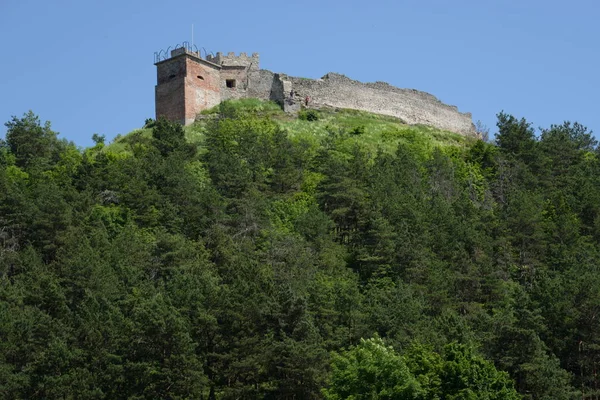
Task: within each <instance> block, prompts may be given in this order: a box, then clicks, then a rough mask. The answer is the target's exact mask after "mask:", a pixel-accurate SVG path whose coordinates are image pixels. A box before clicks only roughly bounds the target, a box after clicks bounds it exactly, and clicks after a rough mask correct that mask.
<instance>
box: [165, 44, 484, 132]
mask: <svg viewBox="0 0 600 400" xmlns="http://www.w3.org/2000/svg"><path fill="white" fill-rule="evenodd" d="M156 66H157V82H158V84H157V86H156V116H157V117H159V116H161V115H164V116H166V117H167V118H169V119H170V120H173V121H180V122H181V123H183V124H185V125H188V124H190V123H192V122H193V121H194V120H195V118H196V115H197V114H198V113H199V112H200V111H202V110H205V109H207V108H211V107H214V106H216V105H218V104H219V103H220V102H221V101H223V100H228V99H241V98H249V97H250V98H259V99H262V100H271V101H274V102H276V103H278V104H280V105H281V106H282V108H283V109H284V110H286V111H290V112H295V111H297V110H298V109H299V107H300V104H301V103H302V102H303V101H304V98H305V97H306V96H308V97H310V99H311V100H310V104H309V107H310V106H312V107H322V106H330V107H338V108H349V109H355V110H363V111H368V112H372V113H377V114H383V115H390V116H393V117H397V118H400V119H402V120H403V121H404V122H406V123H408V124H423V125H428V126H433V127H436V128H439V129H444V130H448V131H451V132H456V133H460V134H463V135H468V136H476V135H477V134H476V132H475V126H474V125H473V122H472V117H471V114H470V113H461V112H459V111H458V109H457V108H456V107H454V106H449V105H447V104H444V103H442V102H441V101H440V100H438V99H437V98H436V97H435V96H432V95H430V94H428V93H425V92H420V91H417V90H412V89H400V88H396V87H394V86H391V85H389V84H387V83H384V82H375V83H361V82H358V81H355V80H352V79H349V78H347V77H345V76H344V75H340V74H335V73H329V74H327V75H326V76H324V77H323V78H322V79H304V78H295V77H289V76H287V75H284V74H276V73H273V72H271V71H267V70H261V69H259V56H258V54H257V53H254V54H252V55H251V56H248V55H247V54H246V53H241V54H239V55H235V53H228V54H227V55H223V54H222V53H220V52H219V53H217V54H216V55H215V56H212V55H207V56H206V59H203V58H202V57H201V55H200V53H198V52H192V51H191V50H189V49H186V48H177V49H175V50H173V51H172V52H171V58H169V59H167V60H163V61H159V62H157V63H156ZM228 80H229V84H228V83H227V82H228ZM233 81H235V87H232V86H233V84H232V83H233ZM292 90H293V92H294V99H293V101H291V99H290V92H291V91H292Z"/></svg>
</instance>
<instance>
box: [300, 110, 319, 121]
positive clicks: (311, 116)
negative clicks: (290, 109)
mask: <svg viewBox="0 0 600 400" xmlns="http://www.w3.org/2000/svg"><path fill="white" fill-rule="evenodd" d="M298 118H299V119H301V120H302V121H318V120H319V113H318V112H317V110H302V111H300V112H299V113H298Z"/></svg>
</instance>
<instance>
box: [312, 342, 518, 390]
mask: <svg viewBox="0 0 600 400" xmlns="http://www.w3.org/2000/svg"><path fill="white" fill-rule="evenodd" d="M323 393H324V395H325V398H326V399H449V400H450V399H452V400H458V399H490V400H492V399H497V400H519V399H521V396H519V395H518V394H517V392H516V391H515V389H514V388H513V384H512V382H511V380H510V378H509V376H508V374H507V373H505V372H499V371H497V370H496V368H495V367H494V365H493V364H492V363H490V362H489V361H486V360H484V359H483V358H482V357H480V356H477V355H476V354H474V353H473V351H472V350H471V349H469V348H468V347H466V346H464V345H458V344H456V343H451V344H449V345H447V346H445V348H444V352H443V356H440V355H439V354H437V353H435V352H434V351H432V350H431V349H428V348H426V347H424V346H420V345H414V346H412V347H411V348H410V350H409V351H408V352H407V354H406V356H404V357H403V356H402V355H399V354H397V353H396V352H395V351H394V349H393V348H392V347H391V346H386V345H385V344H384V342H383V341H382V340H381V339H379V338H375V339H368V340H364V339H361V343H360V344H359V345H358V346H355V347H352V348H350V349H349V350H347V351H344V352H342V353H339V354H338V353H334V355H333V358H332V372H331V377H330V381H329V387H328V388H327V389H324V390H323Z"/></svg>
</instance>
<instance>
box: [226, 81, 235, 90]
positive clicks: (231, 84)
mask: <svg viewBox="0 0 600 400" xmlns="http://www.w3.org/2000/svg"><path fill="white" fill-rule="evenodd" d="M225 85H226V86H227V87H228V88H234V87H235V79H225Z"/></svg>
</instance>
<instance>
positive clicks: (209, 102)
mask: <svg viewBox="0 0 600 400" xmlns="http://www.w3.org/2000/svg"><path fill="white" fill-rule="evenodd" d="M155 65H156V73H157V84H156V88H155V105H156V118H158V117H160V116H164V117H166V118H167V119H169V120H171V121H178V122H180V123H181V124H183V125H189V124H191V123H193V122H194V120H195V119H196V115H197V114H198V113H199V112H200V111H202V110H205V109H207V108H211V107H214V106H216V105H217V104H219V103H220V102H221V66H220V65H218V64H215V63H213V62H210V61H207V60H205V59H203V58H202V57H201V56H200V53H198V52H194V51H191V50H190V49H188V48H186V47H180V48H177V49H175V50H173V51H171V54H170V57H169V58H167V59H165V60H159V61H158V62H156V63H155Z"/></svg>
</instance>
